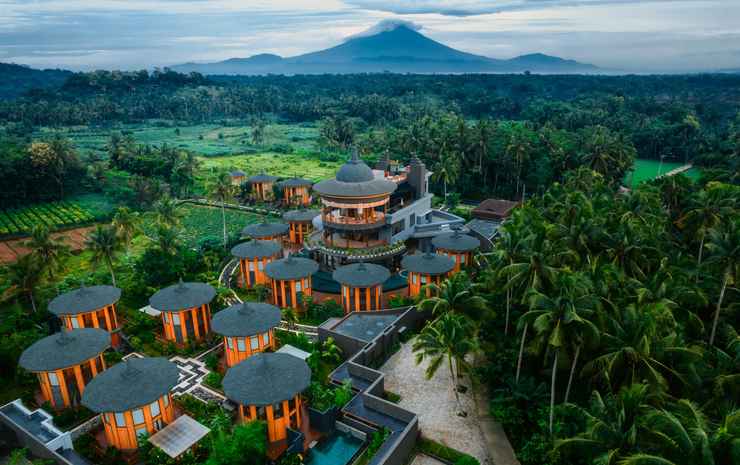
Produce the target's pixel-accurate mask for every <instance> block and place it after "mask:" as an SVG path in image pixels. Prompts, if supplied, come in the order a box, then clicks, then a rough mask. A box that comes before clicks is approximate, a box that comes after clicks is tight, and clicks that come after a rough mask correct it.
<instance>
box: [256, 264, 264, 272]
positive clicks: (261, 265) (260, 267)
mask: <svg viewBox="0 0 740 465" xmlns="http://www.w3.org/2000/svg"><path fill="white" fill-rule="evenodd" d="M264 267H265V265H264V264H263V263H262V262H257V269H258V270H260V271H262V269H263V268H264Z"/></svg>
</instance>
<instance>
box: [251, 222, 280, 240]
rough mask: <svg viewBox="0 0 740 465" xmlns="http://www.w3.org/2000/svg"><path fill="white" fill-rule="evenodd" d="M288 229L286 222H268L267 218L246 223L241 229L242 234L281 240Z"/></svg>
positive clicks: (255, 237) (253, 237)
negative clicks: (257, 221) (258, 221)
mask: <svg viewBox="0 0 740 465" xmlns="http://www.w3.org/2000/svg"><path fill="white" fill-rule="evenodd" d="M288 229H289V226H288V225H287V224H286V223H278V222H276V223H268V222H267V220H262V222H261V223H254V224H250V225H247V226H246V227H245V228H244V229H242V236H248V237H251V238H252V239H260V240H263V241H277V242H282V240H283V237H284V236H285V235H286V234H288Z"/></svg>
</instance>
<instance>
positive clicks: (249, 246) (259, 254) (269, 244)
mask: <svg viewBox="0 0 740 465" xmlns="http://www.w3.org/2000/svg"><path fill="white" fill-rule="evenodd" d="M281 250H283V249H282V247H281V246H280V244H278V243H277V242H275V241H258V240H251V241H247V242H242V243H241V244H237V245H235V246H234V247H232V249H231V255H233V256H235V257H238V258H267V257H275V256H277V255H279V254H280V251H281Z"/></svg>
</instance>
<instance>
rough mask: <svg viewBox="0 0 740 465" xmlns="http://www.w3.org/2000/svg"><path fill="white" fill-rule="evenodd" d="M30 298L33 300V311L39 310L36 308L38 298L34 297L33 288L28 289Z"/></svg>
mask: <svg viewBox="0 0 740 465" xmlns="http://www.w3.org/2000/svg"><path fill="white" fill-rule="evenodd" d="M28 299H29V300H30V301H31V308H32V309H33V313H36V312H38V309H37V308H36V299H35V298H34V297H33V289H29V290H28Z"/></svg>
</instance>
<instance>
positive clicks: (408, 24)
mask: <svg viewBox="0 0 740 465" xmlns="http://www.w3.org/2000/svg"><path fill="white" fill-rule="evenodd" d="M399 29H400V30H403V29H406V30H408V31H414V32H418V31H421V29H422V26H421V24H417V23H414V22H413V21H406V20H404V19H384V20H382V21H380V22H378V23H377V24H376V25H374V26H372V27H369V28H367V29H365V30H364V31H362V32H359V33H357V34H353V35H351V36H348V37H346V38H345V39H344V40H345V42H347V41H350V40H354V39H361V38H363V37H371V36H375V35H378V34H382V33H384V32H393V31H397V30H399Z"/></svg>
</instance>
